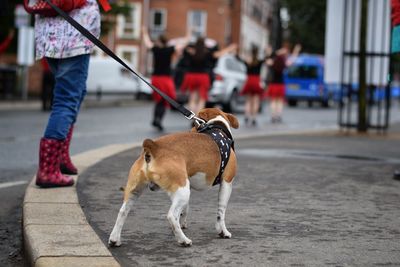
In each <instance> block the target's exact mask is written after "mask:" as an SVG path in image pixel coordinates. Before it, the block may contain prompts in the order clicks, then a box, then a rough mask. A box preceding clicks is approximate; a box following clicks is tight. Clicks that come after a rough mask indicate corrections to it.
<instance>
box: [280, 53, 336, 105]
mask: <svg viewBox="0 0 400 267" xmlns="http://www.w3.org/2000/svg"><path fill="white" fill-rule="evenodd" d="M283 80H284V84H285V90H286V99H287V101H288V104H289V106H296V105H297V103H298V101H307V102H308V104H309V106H311V105H312V103H313V102H314V101H316V102H320V103H321V105H322V106H323V107H328V106H329V101H330V98H331V94H330V93H329V91H328V89H327V88H326V87H325V84H324V59H323V57H322V56H319V55H307V54H300V55H299V56H298V57H297V58H296V60H295V62H293V64H292V65H291V66H289V67H288V68H286V70H285V71H284V74H283Z"/></svg>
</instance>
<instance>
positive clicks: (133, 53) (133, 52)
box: [116, 45, 139, 70]
mask: <svg viewBox="0 0 400 267" xmlns="http://www.w3.org/2000/svg"><path fill="white" fill-rule="evenodd" d="M116 52H117V53H116V54H117V55H118V56H119V57H120V58H122V60H124V61H125V62H126V63H127V64H128V65H129V66H130V67H132V69H134V70H136V69H137V68H138V62H139V50H138V48H137V46H134V45H118V46H117V48H116Z"/></svg>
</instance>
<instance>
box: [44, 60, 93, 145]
mask: <svg viewBox="0 0 400 267" xmlns="http://www.w3.org/2000/svg"><path fill="white" fill-rule="evenodd" d="M48 62H49V65H50V68H51V70H52V72H53V74H54V78H55V88H54V100H53V106H52V111H51V114H50V117H49V121H48V123H47V127H46V131H45V133H44V137H45V138H49V139H57V140H64V139H65V138H66V136H67V134H68V131H69V128H70V127H71V125H72V124H73V123H74V122H75V121H76V118H77V116H78V112H79V108H80V105H81V102H82V101H83V97H84V95H85V93H86V80H87V75H88V67H89V54H87V55H80V56H75V57H71V58H64V59H52V58H48Z"/></svg>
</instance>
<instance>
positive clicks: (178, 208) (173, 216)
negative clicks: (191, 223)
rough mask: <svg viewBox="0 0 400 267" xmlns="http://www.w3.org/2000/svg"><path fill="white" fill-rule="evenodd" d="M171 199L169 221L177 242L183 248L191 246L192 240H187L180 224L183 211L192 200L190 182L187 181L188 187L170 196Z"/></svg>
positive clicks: (179, 189) (181, 188)
mask: <svg viewBox="0 0 400 267" xmlns="http://www.w3.org/2000/svg"><path fill="white" fill-rule="evenodd" d="M169 195H170V197H171V201H172V204H171V207H170V209H169V211H168V215H167V218H168V221H169V223H170V225H171V227H172V231H173V232H174V234H175V237H176V240H177V241H178V243H179V244H180V245H182V246H185V247H187V246H191V245H192V240H190V239H189V238H187V237H186V236H185V234H184V233H183V231H182V228H181V226H180V224H179V218H180V216H181V213H182V210H183V209H184V208H185V206H187V205H188V204H189V198H190V185H189V180H186V185H185V186H183V187H180V188H178V190H176V191H175V192H174V193H171V194H169Z"/></svg>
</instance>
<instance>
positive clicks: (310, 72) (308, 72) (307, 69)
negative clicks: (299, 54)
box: [288, 65, 318, 79]
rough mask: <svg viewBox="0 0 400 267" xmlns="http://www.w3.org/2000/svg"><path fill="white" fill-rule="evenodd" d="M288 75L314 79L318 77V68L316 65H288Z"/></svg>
mask: <svg viewBox="0 0 400 267" xmlns="http://www.w3.org/2000/svg"><path fill="white" fill-rule="evenodd" d="M288 77H289V78H297V79H301V78H303V79H316V78H318V68H317V67H316V66H307V65H304V66H300V65H298V66H290V67H289V68H288Z"/></svg>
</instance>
